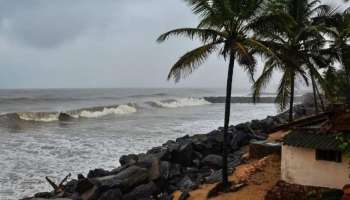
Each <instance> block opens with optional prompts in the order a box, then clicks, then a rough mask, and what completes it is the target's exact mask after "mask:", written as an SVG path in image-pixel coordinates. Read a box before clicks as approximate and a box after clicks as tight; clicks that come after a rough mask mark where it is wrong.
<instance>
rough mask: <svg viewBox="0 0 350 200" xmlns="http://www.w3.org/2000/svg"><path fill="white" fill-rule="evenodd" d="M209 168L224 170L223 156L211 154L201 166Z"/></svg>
mask: <svg viewBox="0 0 350 200" xmlns="http://www.w3.org/2000/svg"><path fill="white" fill-rule="evenodd" d="M204 165H206V166H209V167H210V168H212V169H220V168H222V156H219V155H215V154H210V155H207V156H206V157H205V158H203V160H202V161H201V166H204Z"/></svg>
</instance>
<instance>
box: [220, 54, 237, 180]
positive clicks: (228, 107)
mask: <svg viewBox="0 0 350 200" xmlns="http://www.w3.org/2000/svg"><path fill="white" fill-rule="evenodd" d="M234 64H235V56H234V53H233V52H231V55H230V62H229V66H228V73H227V84H226V103H225V122H224V141H223V146H222V155H223V159H222V184H223V185H224V186H228V173H227V171H228V166H227V157H228V140H229V133H228V127H229V124H230V112H231V92H232V76H233V68H234Z"/></svg>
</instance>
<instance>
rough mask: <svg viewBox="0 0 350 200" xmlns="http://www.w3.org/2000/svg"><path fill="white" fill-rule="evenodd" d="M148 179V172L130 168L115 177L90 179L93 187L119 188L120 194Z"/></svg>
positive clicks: (139, 168)
mask: <svg viewBox="0 0 350 200" xmlns="http://www.w3.org/2000/svg"><path fill="white" fill-rule="evenodd" d="M148 178H149V173H148V170H146V169H144V168H141V167H137V166H131V167H129V168H127V169H125V170H123V171H121V172H120V173H118V174H116V175H110V176H105V177H100V178H95V179H92V181H93V182H94V184H95V185H97V186H98V187H104V188H116V187H118V188H120V189H121V190H122V192H124V191H128V190H130V189H132V188H133V187H135V186H137V185H139V184H141V183H143V182H145V181H146V180H148Z"/></svg>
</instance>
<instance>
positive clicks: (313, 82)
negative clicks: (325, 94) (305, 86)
mask: <svg viewBox="0 0 350 200" xmlns="http://www.w3.org/2000/svg"><path fill="white" fill-rule="evenodd" d="M311 81H312V93H313V95H314V106H315V114H318V113H319V110H318V103H317V91H316V81H315V77H314V75H313V74H311Z"/></svg>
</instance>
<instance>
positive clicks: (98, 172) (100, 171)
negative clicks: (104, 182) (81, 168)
mask: <svg viewBox="0 0 350 200" xmlns="http://www.w3.org/2000/svg"><path fill="white" fill-rule="evenodd" d="M108 175H110V172H109V171H107V170H104V169H94V170H90V171H89V173H88V175H87V177H88V178H96V177H103V176H108Z"/></svg>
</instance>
